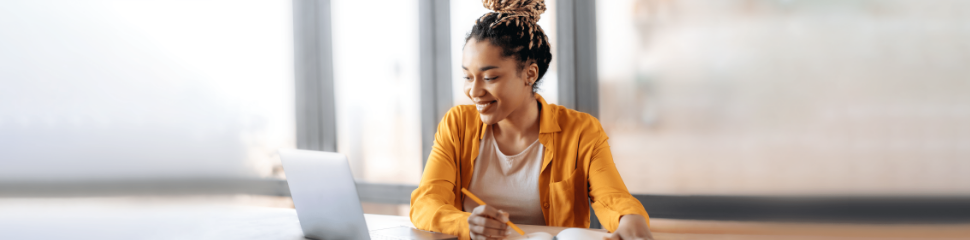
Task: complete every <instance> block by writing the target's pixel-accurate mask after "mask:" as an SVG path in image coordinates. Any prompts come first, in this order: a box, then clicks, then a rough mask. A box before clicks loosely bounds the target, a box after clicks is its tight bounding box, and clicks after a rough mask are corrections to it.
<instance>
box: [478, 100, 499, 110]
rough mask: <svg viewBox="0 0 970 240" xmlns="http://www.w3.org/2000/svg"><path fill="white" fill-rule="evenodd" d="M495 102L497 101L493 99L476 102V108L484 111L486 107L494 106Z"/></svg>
mask: <svg viewBox="0 0 970 240" xmlns="http://www.w3.org/2000/svg"><path fill="white" fill-rule="evenodd" d="M493 103H495V101H491V102H487V103H476V104H475V108H478V112H483V111H485V110H486V109H488V107H490V106H492V104H493Z"/></svg>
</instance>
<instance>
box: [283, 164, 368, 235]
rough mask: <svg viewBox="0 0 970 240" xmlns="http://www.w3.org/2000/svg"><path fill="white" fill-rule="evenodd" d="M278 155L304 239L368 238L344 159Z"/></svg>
mask: <svg viewBox="0 0 970 240" xmlns="http://www.w3.org/2000/svg"><path fill="white" fill-rule="evenodd" d="M279 153H280V159H282V161H283V171H284V172H285V173H286V182H287V183H288V184H289V187H290V196H292V197H293V205H295V206H296V215H297V217H299V219H300V227H302V228H303V235H304V236H306V237H307V238H314V239H328V240H329V239H370V235H369V234H368V233H369V232H368V231H367V222H366V221H365V220H364V211H363V209H362V208H361V206H360V198H359V197H358V196H357V187H356V185H355V184H354V177H353V175H351V173H350V165H349V164H348V163H347V157H346V156H344V155H343V154H340V153H333V152H318V151H307V150H285V149H281V150H279Z"/></svg>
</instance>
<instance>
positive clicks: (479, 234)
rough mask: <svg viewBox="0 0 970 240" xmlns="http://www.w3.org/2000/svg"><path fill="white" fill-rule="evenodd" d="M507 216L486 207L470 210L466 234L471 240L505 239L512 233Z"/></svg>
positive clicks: (500, 211)
mask: <svg viewBox="0 0 970 240" xmlns="http://www.w3.org/2000/svg"><path fill="white" fill-rule="evenodd" d="M508 221H509V214H508V213H506V212H504V211H502V210H498V209H495V208H493V207H491V206H488V205H480V206H478V207H476V208H475V209H473V210H472V215H471V216H468V234H469V235H470V236H471V238H472V239H473V240H478V239H488V240H490V239H505V237H506V236H508V235H509V234H511V233H512V230H511V229H509V225H508V224H505V223H506V222H508Z"/></svg>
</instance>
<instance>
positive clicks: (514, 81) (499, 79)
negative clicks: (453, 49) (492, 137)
mask: <svg viewBox="0 0 970 240" xmlns="http://www.w3.org/2000/svg"><path fill="white" fill-rule="evenodd" d="M461 68H462V71H463V72H464V74H465V95H466V96H468V98H469V99H471V100H472V102H474V103H475V106H476V107H477V108H478V113H479V116H480V117H481V118H482V121H483V122H485V124H489V125H491V124H495V123H498V122H499V121H502V120H503V119H505V118H506V117H508V116H509V114H511V113H512V112H514V111H515V110H517V109H520V108H523V107H524V106H526V105H524V104H528V103H529V102H530V100H531V99H532V83H533V82H535V79H536V78H537V77H536V76H537V75H538V67H537V66H536V65H535V64H531V66H527V67H525V68H524V69H522V70H521V71H519V69H518V61H517V60H516V59H515V57H502V48H500V47H496V46H494V45H492V44H491V43H490V42H489V41H488V40H481V41H478V40H475V39H474V38H472V39H469V40H468V42H466V43H465V48H464V50H463V51H462V58H461ZM531 104H535V102H532V103H531Z"/></svg>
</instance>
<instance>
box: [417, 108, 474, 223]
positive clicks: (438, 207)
mask: <svg viewBox="0 0 970 240" xmlns="http://www.w3.org/2000/svg"><path fill="white" fill-rule="evenodd" d="M459 111H460V109H458V108H457V107H456V108H452V109H451V110H450V111H448V113H447V114H445V117H444V118H443V119H442V120H441V122H440V123H439V124H438V130H437V132H436V133H435V138H434V146H433V147H432V150H431V154H430V156H428V161H427V164H426V165H425V168H424V173H423V175H422V176H421V183H420V184H419V185H418V188H417V189H415V190H414V192H411V210H410V217H411V223H413V224H414V226H415V227H417V228H418V229H422V230H427V231H434V232H441V233H446V234H452V235H457V236H459V237H460V239H469V238H470V237H469V235H468V216H470V215H471V213H467V212H464V211H462V210H461V209H459V208H458V207H456V206H458V204H457V203H456V200H455V199H456V197H457V196H455V188H456V187H458V186H459V185H460V183H459V181H460V180H459V175H458V172H459V170H460V169H459V166H458V161H459V152H460V146H461V138H460V136H461V129H459V128H460V127H459V126H461V125H460V124H459V123H458V122H459V116H458V115H459V114H460V112H459Z"/></svg>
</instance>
